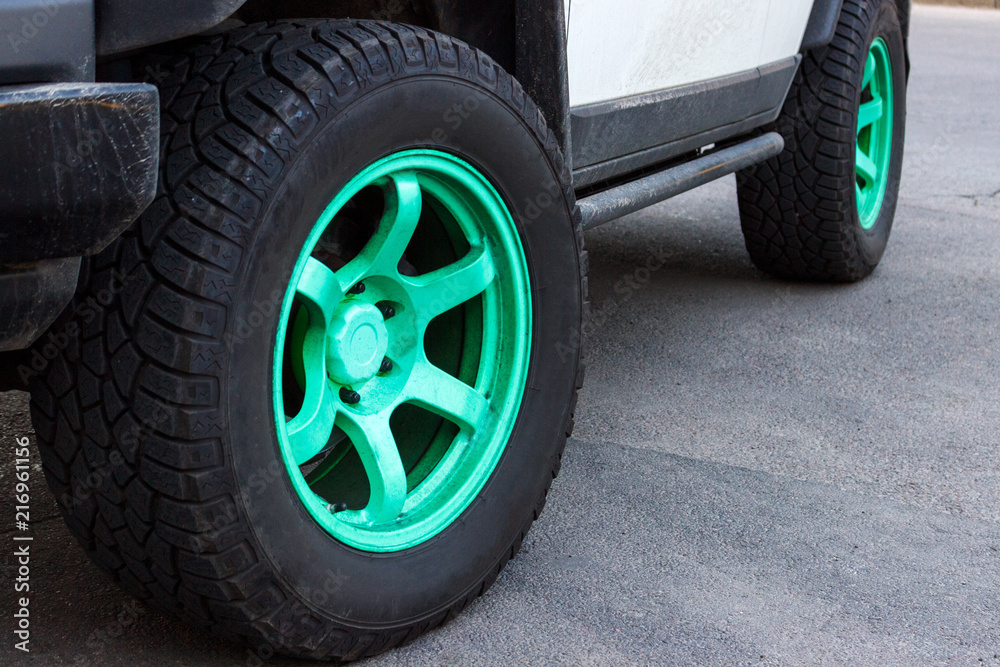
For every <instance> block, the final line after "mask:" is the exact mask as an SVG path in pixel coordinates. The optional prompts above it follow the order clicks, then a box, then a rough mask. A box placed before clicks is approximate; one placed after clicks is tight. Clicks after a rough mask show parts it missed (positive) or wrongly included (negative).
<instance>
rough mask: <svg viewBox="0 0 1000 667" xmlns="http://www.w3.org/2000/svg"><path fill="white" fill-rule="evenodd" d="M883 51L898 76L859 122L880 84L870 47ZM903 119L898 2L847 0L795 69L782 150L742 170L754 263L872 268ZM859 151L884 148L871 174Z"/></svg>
mask: <svg viewBox="0 0 1000 667" xmlns="http://www.w3.org/2000/svg"><path fill="white" fill-rule="evenodd" d="M879 45H884V47H885V48H884V49H882V48H881V46H879ZM876 52H878V55H879V58H880V59H883V60H884V63H880V64H884V66H885V67H884V71H885V78H891V83H890V82H888V81H885V78H883V79H882V82H883V84H884V85H885V90H883V91H882V94H881V97H882V98H883V99H884V100H885V102H886V104H885V105H884V109H885V116H884V117H883V118H882V119H881V120H879V121H876V122H875V123H874V124H871V125H866V122H867V121H866V120H862V121H861V124H860V126H859V116H861V114H860V110H861V109H862V108H863V107H862V105H865V104H867V103H869V102H871V101H873V97H872V94H873V92H877V89H876V87H875V86H876V82H877V78H876V80H875V81H876V82H873V81H871V80H868V79H867V77H866V63H867V62H869V54H875V53H876ZM883 54H884V55H883ZM871 57H872V58H873V59H874V58H875V55H872V56H871ZM864 108H865V109H870V108H872V107H871V106H869V107H864ZM890 110H891V111H890ZM866 118H868V117H866ZM905 122H906V53H905V46H904V42H903V34H902V31H901V28H900V23H899V15H898V10H897V8H896V4H895V2H894V1H893V0H845V2H844V6H843V10H842V11H841V15H840V22H839V24H838V26H837V32H836V35H835V36H834V38H833V42H832V43H831V44H830V45H829V46H827V47H824V48H820V49H816V50H814V51H810V52H809V53H807V54H806V55H805V57H804V60H803V62H802V64H801V66H800V68H799V71H798V73H797V74H796V76H795V81H794V83H793V84H792V89H791V91H790V92H789V95H788V99H787V100H786V102H785V106H784V108H783V110H782V113H781V117H780V118H779V119H778V121H777V130H778V131H779V132H780V133H781V135H782V136H783V137H784V139H785V150H784V151H783V152H782V153H781V154H779V155H778V156H777V157H774V158H771V159H770V160H767V161H766V162H764V163H762V164H760V165H757V166H756V167H754V168H752V169H748V170H746V171H743V172H741V173H739V174H737V189H738V193H739V207H740V220H741V223H742V227H743V235H744V239H745V241H746V247H747V250H748V251H749V252H750V258H751V259H752V260H753V262H754V264H756V265H757V266H758V267H759V268H760V269H761V270H763V271H765V272H767V273H770V274H771V275H774V276H777V277H780V278H789V279H796V280H809V281H823V282H852V281H857V280H861V279H862V278H864V277H866V276H868V275H869V274H870V273H871V272H872V271H873V270H874V269H875V267H876V266H877V265H878V263H879V261H880V260H881V259H882V255H883V253H884V252H885V248H886V244H887V243H888V241H889V233H890V231H891V229H892V222H893V218H894V216H895V213H896V200H897V197H898V194H899V180H900V172H901V169H902V163H903V140H904V131H905ZM879 123H881V125H880V124H879ZM876 128H881V129H882V130H883V131H882V132H881V133H880V134H879V136H882V137H883V138H885V137H889V139H888V140H887V142H886V143H883V145H882V146H881V149H880V147H879V146H878V145H877V142H875V141H874V139H872V137H874V136H876V134H878V133H875V132H874V129H876ZM859 151H860V152H865V151H869V152H872V153H873V154H880V155H881V159H880V160H879V159H876V160H875V161H876V162H878V167H879V173H878V175H877V177H875V178H873V179H871V180H872V181H873V182H871V183H869V182H868V180H867V179H866V178H865V177H864V176H862V175H861V174H862V172H863V171H864V170H862V168H861V163H862V160H863V158H861V157H860V153H859ZM875 157H876V158H878V155H875ZM862 192H864V193H865V194H868V193H869V192H871V193H872V194H871V196H870V197H862V196H861V193H862Z"/></svg>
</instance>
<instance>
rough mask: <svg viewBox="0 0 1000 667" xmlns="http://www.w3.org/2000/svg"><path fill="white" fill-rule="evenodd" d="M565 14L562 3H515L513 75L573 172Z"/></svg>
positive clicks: (547, 0) (521, 0) (557, 0)
mask: <svg viewBox="0 0 1000 667" xmlns="http://www.w3.org/2000/svg"><path fill="white" fill-rule="evenodd" d="M564 11H565V10H564V8H563V0H545V1H544V2H539V1H538V0H516V3H515V11H514V17H515V18H514V35H515V48H514V62H515V64H514V76H516V77H517V80H518V81H520V82H521V85H522V86H524V89H525V92H527V93H528V94H529V95H530V96H531V99H533V100H534V101H535V103H536V104H537V105H538V107H539V108H540V109H541V110H542V114H543V115H544V116H545V120H546V122H547V123H548V126H549V129H551V130H552V132H553V134H555V135H556V139H557V140H558V141H559V146H560V148H562V152H563V157H564V158H565V159H566V160H567V162H568V163H569V165H568V166H569V167H570V171H572V159H573V149H572V137H571V133H570V108H569V65H568V63H567V56H566V41H567V36H566V15H565V13H564Z"/></svg>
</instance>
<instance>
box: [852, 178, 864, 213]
mask: <svg viewBox="0 0 1000 667" xmlns="http://www.w3.org/2000/svg"><path fill="white" fill-rule="evenodd" d="M854 196H855V197H856V198H857V201H856V202H855V203H856V204H857V206H858V208H859V209H860V208H862V206H861V200H862V198H863V197H864V195H862V194H861V186H860V185H858V184H857V183H855V184H854Z"/></svg>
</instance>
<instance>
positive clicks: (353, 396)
mask: <svg viewBox="0 0 1000 667" xmlns="http://www.w3.org/2000/svg"><path fill="white" fill-rule="evenodd" d="M340 400H342V401H343V402H344V403H347V404H348V405H355V404H356V403H360V402H361V394H359V393H358V392H356V391H353V390H351V389H348V388H347V387H341V388H340Z"/></svg>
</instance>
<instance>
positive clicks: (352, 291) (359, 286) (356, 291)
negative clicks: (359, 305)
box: [347, 283, 365, 294]
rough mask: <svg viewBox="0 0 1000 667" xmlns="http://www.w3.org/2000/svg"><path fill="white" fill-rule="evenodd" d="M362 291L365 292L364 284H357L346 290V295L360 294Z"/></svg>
mask: <svg viewBox="0 0 1000 667" xmlns="http://www.w3.org/2000/svg"><path fill="white" fill-rule="evenodd" d="M364 291H365V284H364V283H358V284H357V285H355V286H354V287H352V288H351V289H349V290H347V293H348V294H361V293H362V292H364Z"/></svg>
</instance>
